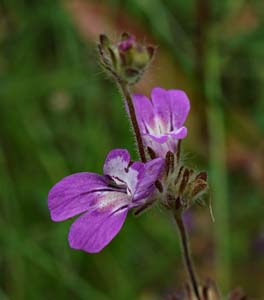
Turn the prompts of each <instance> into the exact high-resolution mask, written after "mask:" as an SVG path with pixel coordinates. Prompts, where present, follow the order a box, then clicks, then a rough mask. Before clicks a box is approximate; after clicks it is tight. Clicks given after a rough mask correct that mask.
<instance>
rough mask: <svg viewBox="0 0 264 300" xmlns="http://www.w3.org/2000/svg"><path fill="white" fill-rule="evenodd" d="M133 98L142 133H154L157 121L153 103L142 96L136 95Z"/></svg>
mask: <svg viewBox="0 0 264 300" xmlns="http://www.w3.org/2000/svg"><path fill="white" fill-rule="evenodd" d="M132 98H133V103H134V107H135V111H136V115H137V120H138V123H139V127H140V131H141V133H153V132H154V131H153V130H155V120H154V112H153V106H152V103H151V101H150V100H149V99H148V98H147V97H146V96H144V95H140V94H134V95H133V97H132Z"/></svg>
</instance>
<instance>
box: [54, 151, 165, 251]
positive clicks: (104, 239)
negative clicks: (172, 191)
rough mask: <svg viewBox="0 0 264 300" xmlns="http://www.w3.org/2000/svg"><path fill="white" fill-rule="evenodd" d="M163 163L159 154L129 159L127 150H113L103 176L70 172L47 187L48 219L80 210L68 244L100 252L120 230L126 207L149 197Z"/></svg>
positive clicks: (75, 247)
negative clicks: (148, 157)
mask: <svg viewBox="0 0 264 300" xmlns="http://www.w3.org/2000/svg"><path fill="white" fill-rule="evenodd" d="M163 165H164V160H163V159H162V158H157V159H154V160H151V161H149V162H147V163H142V162H134V163H131V162H130V155H129V153H128V151H127V150H124V149H115V150H112V151H110V153H109V154H108V156H107V158H106V160H105V164H104V170H103V173H104V175H103V176H101V175H98V174H95V173H88V172H82V173H76V174H72V175H70V176H67V177H65V178H63V179H62V180H61V181H59V182H58V183H57V184H56V185H55V186H54V187H53V188H52V189H51V190H50V192H49V196H48V207H49V210H50V214H51V219H52V220H53V221H55V222H59V221H64V220H67V219H69V218H71V217H74V216H76V215H79V214H82V215H81V216H80V217H79V218H78V219H77V220H75V221H74V223H73V224H72V225H71V228H70V232H69V243H70V246H71V247H72V248H74V249H80V250H84V251H86V252H90V253H96V252H99V251H100V250H101V249H102V248H104V247H105V246H106V245H107V244H108V243H109V242H110V241H111V240H112V239H113V238H114V237H115V236H116V234H117V233H118V232H119V230H120V229H121V227H122V225H123V223H124V221H125V219H126V216H127V213H128V210H129V209H131V208H135V207H138V206H141V205H142V204H146V203H147V201H148V200H149V199H150V198H151V196H152V195H153V192H154V189H155V187H154V183H155V181H156V180H157V179H158V178H159V175H160V173H161V171H162V169H163Z"/></svg>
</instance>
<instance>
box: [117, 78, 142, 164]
mask: <svg viewBox="0 0 264 300" xmlns="http://www.w3.org/2000/svg"><path fill="white" fill-rule="evenodd" d="M119 86H120V89H121V91H122V93H123V95H124V97H125V100H126V103H127V106H128V110H129V115H130V119H131V123H132V126H133V129H134V132H135V136H136V140H137V146H138V151H139V155H140V159H141V161H143V162H146V161H147V159H146V154H145V150H144V145H143V141H142V137H141V134H140V130H139V126H138V122H137V117H136V112H135V108H134V104H133V100H132V97H131V94H130V91H129V87H128V85H127V84H125V83H119Z"/></svg>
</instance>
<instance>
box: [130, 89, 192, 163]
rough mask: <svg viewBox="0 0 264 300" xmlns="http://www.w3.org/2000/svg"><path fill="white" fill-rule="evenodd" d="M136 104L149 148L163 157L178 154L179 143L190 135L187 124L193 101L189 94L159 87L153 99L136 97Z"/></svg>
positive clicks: (154, 90)
mask: <svg viewBox="0 0 264 300" xmlns="http://www.w3.org/2000/svg"><path fill="white" fill-rule="evenodd" d="M133 102H134V106H135V110H136V114H137V120H138V123H139V126H140V131H141V134H142V138H143V141H144V144H145V146H146V147H150V148H151V149H152V150H154V152H155V153H156V155H158V156H162V157H165V155H166V153H167V152H168V151H172V152H174V153H175V152H176V149H177V144H178V141H179V140H181V139H183V138H185V137H186V135H187V128H186V127H184V126H183V124H184V122H185V120H186V117H187V115H188V113H189V110H190V102H189V99H188V97H187V95H186V94H185V92H183V91H181V90H164V89H162V88H159V87H156V88H153V90H152V92H151V100H149V99H148V98H147V97H146V96H144V95H139V94H136V95H134V96H133Z"/></svg>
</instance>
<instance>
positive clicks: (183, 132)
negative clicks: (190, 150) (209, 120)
mask: <svg viewBox="0 0 264 300" xmlns="http://www.w3.org/2000/svg"><path fill="white" fill-rule="evenodd" d="M187 133H188V130H187V128H186V127H185V126H183V127H181V128H179V129H178V130H176V131H172V132H170V133H169V135H170V136H171V137H172V138H174V139H177V140H182V139H184V138H185V137H186V136H187Z"/></svg>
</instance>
